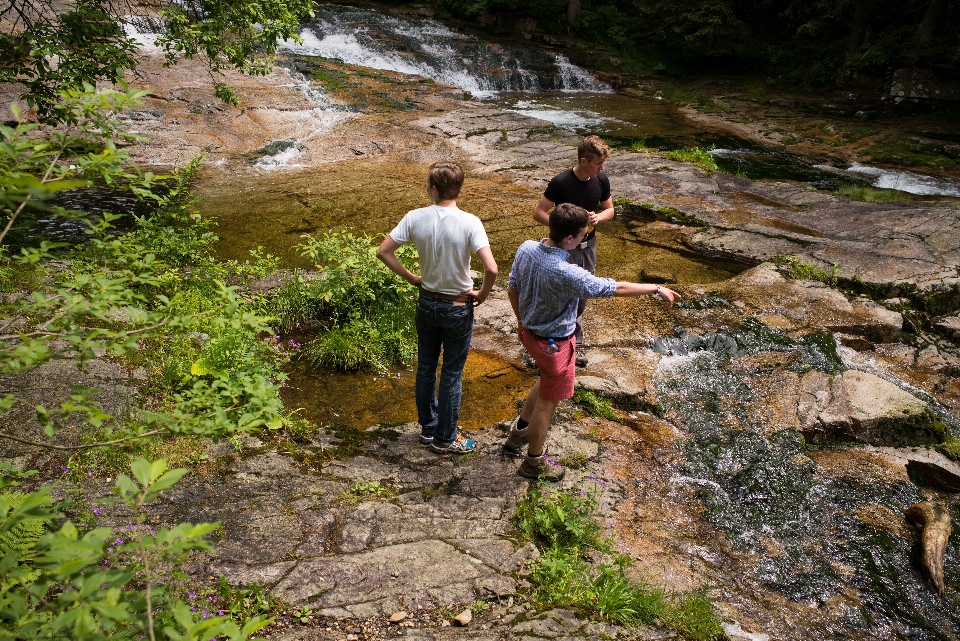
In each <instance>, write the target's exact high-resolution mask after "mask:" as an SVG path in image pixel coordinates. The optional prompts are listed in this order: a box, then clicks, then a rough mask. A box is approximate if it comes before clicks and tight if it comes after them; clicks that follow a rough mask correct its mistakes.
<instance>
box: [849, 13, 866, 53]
mask: <svg viewBox="0 0 960 641" xmlns="http://www.w3.org/2000/svg"><path fill="white" fill-rule="evenodd" d="M869 5H870V0H857V4H856V6H855V7H854V10H853V22H852V23H851V25H850V38H849V39H848V40H847V53H853V52H855V51H856V50H857V49H859V48H860V47H861V46H863V41H864V40H866V37H867V29H868V28H869V23H870V14H869V10H870V6H869Z"/></svg>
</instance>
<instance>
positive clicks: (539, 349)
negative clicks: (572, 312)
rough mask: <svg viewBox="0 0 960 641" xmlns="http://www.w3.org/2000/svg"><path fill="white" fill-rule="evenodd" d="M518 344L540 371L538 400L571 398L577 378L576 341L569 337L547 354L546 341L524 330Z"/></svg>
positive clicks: (558, 342)
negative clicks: (528, 354) (555, 349)
mask: <svg viewBox="0 0 960 641" xmlns="http://www.w3.org/2000/svg"><path fill="white" fill-rule="evenodd" d="M520 342H521V343H522V344H523V346H524V347H526V348H527V351H528V352H529V353H530V356H532V357H533V360H534V361H536V363H537V368H538V369H539V370H540V398H542V399H543V400H545V401H562V400H565V399H568V398H570V397H571V396H573V388H574V384H575V383H576V377H577V368H576V363H577V339H575V338H574V337H572V336H571V337H570V338H568V339H566V340H558V341H556V342H555V344H556V346H557V347H559V348H560V349H559V350H558V351H556V352H554V353H553V354H548V353H547V351H546V349H547V340H546V339H544V338H537V337H536V336H535V335H534V334H533V332H531V331H530V330H529V329H526V328H524V329H523V333H522V335H521V336H520Z"/></svg>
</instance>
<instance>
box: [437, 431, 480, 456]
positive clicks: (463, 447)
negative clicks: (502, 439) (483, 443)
mask: <svg viewBox="0 0 960 641" xmlns="http://www.w3.org/2000/svg"><path fill="white" fill-rule="evenodd" d="M430 449H431V450H433V451H434V452H436V453H437V454H469V453H470V452H472V451H474V450H475V449H477V443H476V442H475V441H474V440H473V439H472V438H467V437H466V436H464V435H463V434H458V435H457V439H456V440H455V441H450V442H449V443H437V442H436V441H434V442H433V443H431V444H430Z"/></svg>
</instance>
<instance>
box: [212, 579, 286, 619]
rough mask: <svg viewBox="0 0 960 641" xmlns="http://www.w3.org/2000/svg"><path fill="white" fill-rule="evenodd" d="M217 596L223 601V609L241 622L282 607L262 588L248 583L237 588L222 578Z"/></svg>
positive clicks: (218, 585)
mask: <svg viewBox="0 0 960 641" xmlns="http://www.w3.org/2000/svg"><path fill="white" fill-rule="evenodd" d="M217 595H218V596H219V597H220V599H221V604H220V605H221V607H223V608H224V609H226V610H227V611H228V612H230V614H231V615H232V616H233V617H234V618H235V619H237V620H240V621H243V620H246V619H251V618H254V617H258V616H260V615H262V614H269V613H270V612H272V611H274V610H276V609H278V608H279V605H280V604H279V603H278V602H277V600H276V599H274V598H273V597H272V596H270V595H269V594H268V593H267V592H266V591H265V590H264V589H263V587H262V586H260V585H258V584H256V583H248V584H247V585H246V586H244V587H236V588H235V587H233V586H231V585H230V584H229V583H227V580H226V579H225V578H224V577H222V576H221V577H220V580H219V583H218V584H217Z"/></svg>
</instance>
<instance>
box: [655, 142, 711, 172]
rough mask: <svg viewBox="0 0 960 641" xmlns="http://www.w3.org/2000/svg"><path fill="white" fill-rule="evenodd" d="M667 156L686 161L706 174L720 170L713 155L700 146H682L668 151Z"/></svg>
mask: <svg viewBox="0 0 960 641" xmlns="http://www.w3.org/2000/svg"><path fill="white" fill-rule="evenodd" d="M667 158H669V159H670V160H673V161H675V162H688V163H690V164H692V165H696V166H697V167H699V168H700V169H702V170H703V171H705V172H706V173H707V174H708V175H709V174H712V173H713V172H715V171H720V168H719V167H717V163H716V162H715V161H714V159H713V156H711V155H710V154H708V153H707V152H706V151H705V150H704V149H703V148H702V147H684V148H683V149H677V150H675V151H668V152H667Z"/></svg>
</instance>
